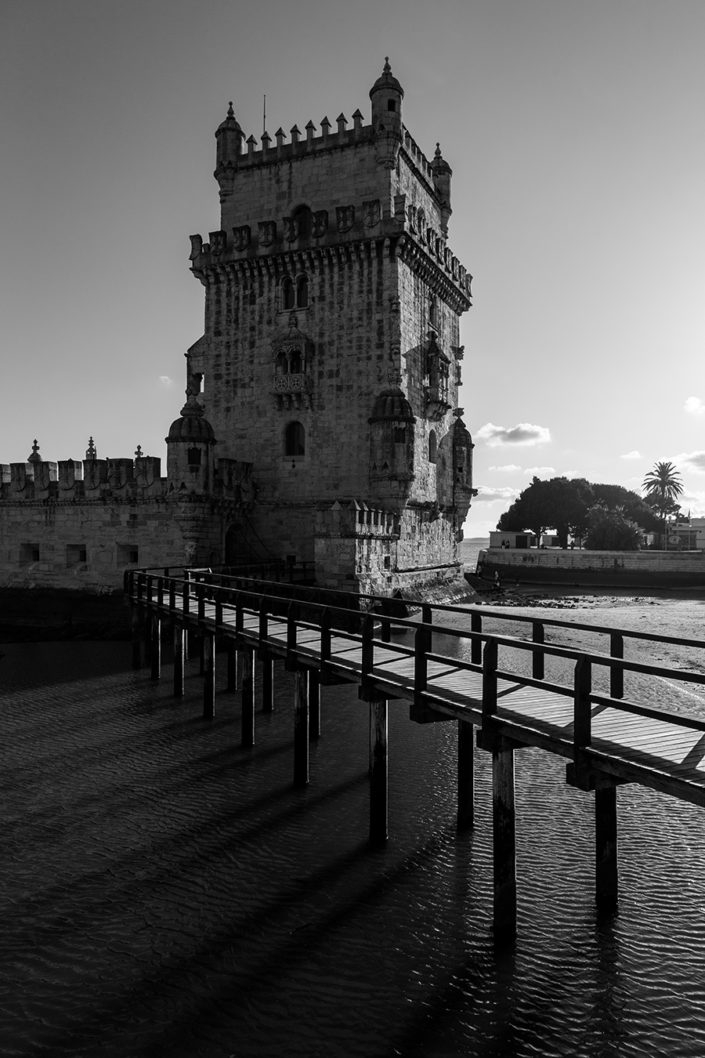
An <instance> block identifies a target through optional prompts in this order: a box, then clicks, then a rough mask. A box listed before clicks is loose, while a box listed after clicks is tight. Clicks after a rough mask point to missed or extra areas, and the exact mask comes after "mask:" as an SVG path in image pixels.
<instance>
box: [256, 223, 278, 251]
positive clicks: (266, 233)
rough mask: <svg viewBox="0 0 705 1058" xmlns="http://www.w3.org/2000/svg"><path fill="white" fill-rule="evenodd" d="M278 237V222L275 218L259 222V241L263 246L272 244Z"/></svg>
mask: <svg viewBox="0 0 705 1058" xmlns="http://www.w3.org/2000/svg"><path fill="white" fill-rule="evenodd" d="M276 237H277V224H276V221H274V220H261V221H260V222H259V241H260V244H261V245H262V246H271V245H272V243H273V242H274V240H275V239H276Z"/></svg>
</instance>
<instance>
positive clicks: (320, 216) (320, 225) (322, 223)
mask: <svg viewBox="0 0 705 1058" xmlns="http://www.w3.org/2000/svg"><path fill="white" fill-rule="evenodd" d="M312 222H313V224H312V233H313V237H314V239H320V238H321V237H322V236H323V235H325V233H326V232H327V231H328V210H327V209H319V210H318V212H317V213H314V214H313V217H312Z"/></svg>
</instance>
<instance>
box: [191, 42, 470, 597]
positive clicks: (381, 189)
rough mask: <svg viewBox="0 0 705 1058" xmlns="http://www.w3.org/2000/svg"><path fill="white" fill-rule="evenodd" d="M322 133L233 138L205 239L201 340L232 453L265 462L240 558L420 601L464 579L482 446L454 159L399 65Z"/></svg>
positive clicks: (198, 247) (232, 555) (230, 127)
mask: <svg viewBox="0 0 705 1058" xmlns="http://www.w3.org/2000/svg"><path fill="white" fill-rule="evenodd" d="M370 100H371V111H372V112H371V122H370V124H365V122H364V118H363V115H362V114H361V113H360V111H359V110H356V111H355V112H354V113H353V115H352V124H350V122H349V121H348V119H347V118H346V117H345V116H344V115H343V114H340V115H339V116H338V118H337V119H336V122H335V127H333V126H332V125H331V122H330V121H329V120H328V118H327V117H324V118H323V119H322V121H321V122H320V127H319V128H318V129H317V128H316V126H315V125H314V124H313V122H312V121H309V122H308V123H307V124H306V125H305V127H304V131H303V132H301V130H300V129H299V128H298V127H297V126H296V125H295V126H294V127H293V128H292V129H291V130H290V132H289V136H288V138H287V134H286V133H285V132H284V131H283V130H282V129H281V128H280V129H278V130H277V131H276V133H275V134H274V139H273V140H272V137H271V136H270V135H269V134H268V133H267V132H264V133H263V135H262V137H261V142H260V143H259V144H258V143H257V141H256V139H255V137H254V136H252V135H251V136H249V137H248V138H247V139H245V134H244V132H243V130H242V128H241V127H240V125H239V123H238V121H237V119H236V117H235V113H234V110H233V107H232V104H231V105H230V107H229V109H228V113H227V117H226V118H225V120H224V121H223V123H222V124H221V125H220V127H219V128H218V130H217V132H216V141H217V150H216V169H215V174H214V175H215V178H216V180H217V182H218V186H219V188H220V203H221V225H220V230H219V231H215V232H211V233H210V236H209V239H208V242H204V241H203V239H202V238H201V236H198V235H195V236H192V237H191V244H192V250H191V265H192V270H193V272H194V274H195V275H196V276H197V277H198V278H199V279H200V281H201V282H202V284H203V286H204V287H205V292H206V308H205V334H204V335H203V337H202V338H200V339H199V340H198V342H196V343H195V345H194V346H192V348H191V349H190V350H189V353H188V358H189V372H190V373H191V374H192V376H193V377H196V378H200V379H202V382H201V385H202V390H201V392H200V393H199V400H200V401H201V402H202V405H203V408H204V411H205V415H206V418H207V421H208V423H210V424H211V425H212V428H213V434H214V437H215V439H216V441H217V446H216V455H217V456H219V457H225V458H228V459H237V460H240V461H246V462H248V463H252V464H253V478H254V480H255V482H256V489H257V493H256V503H255V505H254V509H253V511H252V513H251V515H250V516H249V517H248V519H247V520H246V521H243V522H242V523H240V524H239V525H238V526H236V527H235V531H234V532H233V533H231V534H230V536H229V542H228V552H229V553H228V554H226V555H225V556H224V557H225V559H226V561H229V562H232V561H235V560H236V559H237V558H242V559H252V558H261V559H265V558H270V557H277V558H284V557H286V556H295V557H296V559H297V560H299V561H304V560H305V561H308V562H313V563H315V568H316V579H317V582H318V583H319V584H322V585H327V586H337V587H346V588H351V589H353V590H354V589H356V588H358V589H359V590H360V591H374V592H380V593H391V592H394V591H396V590H397V589H401V591H402V592H403V593H404V594H407V593H409V594H412V593H413V592H415V591H416V590H421V589H423V590H424V591H428V590H430V589H431V588H434V587H436V586H437V587H438V588H439V591H440V593H441V594H442V593H443V592H444V591H446V590H447V589H448V588H449V586H450V584H451V583H452V582H453V581H454V580H457V579H459V564H458V550H457V544H458V541H459V540H460V539H461V538H462V533H461V530H462V524H463V521H464V519H465V516H466V514H467V511H468V507H469V505H470V500H471V497H472V494H473V490H472V442H471V439H470V435H469V433H468V431H467V429H466V428H465V426H464V424H463V422H462V419H461V414H462V410H461V409H459V408H457V406H456V405H457V403H458V401H457V393H458V385H459V382H460V370H461V368H460V362H461V360H462V356H463V350H462V348H461V347H460V346H459V319H460V315H461V314H462V313H463V312H465V311H466V310H467V309H468V308H469V306H470V279H471V277H470V275H469V274H468V272H467V271H466V270H465V268H464V267H463V266H462V265H461V264H460V263H459V261H458V260H457V258H456V257H455V256H454V255H453V254H452V252H451V250H450V249H449V247H448V242H447V239H448V222H449V219H450V215H451V207H450V184H451V176H452V173H451V169H450V166H449V165H448V163H447V162H446V161H445V160H444V159H443V157H442V155H441V151H440V148H439V147H436V152H435V155H434V157H433V159H432V160H431V161H430V162H429V161H428V160H427V158H426V157H425V156H424V154H423V153H422V152H421V150H420V149H419V147H418V146H417V145H416V143H415V142H414V140H413V139H412V137H411V136H410V134H409V132H408V131H407V129H406V127H405V125H404V123H403V100H404V91H403V89H402V87H401V85H400V84H399V81H398V80H397V79H396V78H395V77H394V76H393V74H392V71H391V68H390V66H389V62H388V61H386V62H385V65H384V70H383V72H382V75H381V76H380V77H379V78H378V79H377V81H375V83H374V85H373V86H372V88H371V90H370Z"/></svg>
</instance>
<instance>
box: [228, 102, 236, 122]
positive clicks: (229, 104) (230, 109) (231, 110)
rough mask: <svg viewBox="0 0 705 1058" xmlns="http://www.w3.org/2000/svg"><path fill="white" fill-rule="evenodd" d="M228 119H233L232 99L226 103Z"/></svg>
mask: <svg viewBox="0 0 705 1058" xmlns="http://www.w3.org/2000/svg"><path fill="white" fill-rule="evenodd" d="M228 117H229V118H234V117H235V111H234V110H233V101H232V99H231V100H230V102H229V103H228Z"/></svg>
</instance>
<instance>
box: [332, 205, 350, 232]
mask: <svg viewBox="0 0 705 1058" xmlns="http://www.w3.org/2000/svg"><path fill="white" fill-rule="evenodd" d="M335 213H336V220H337V226H338V231H341V232H345V231H350V229H351V228H352V226H353V224H354V223H355V207H354V206H336V210H335Z"/></svg>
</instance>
